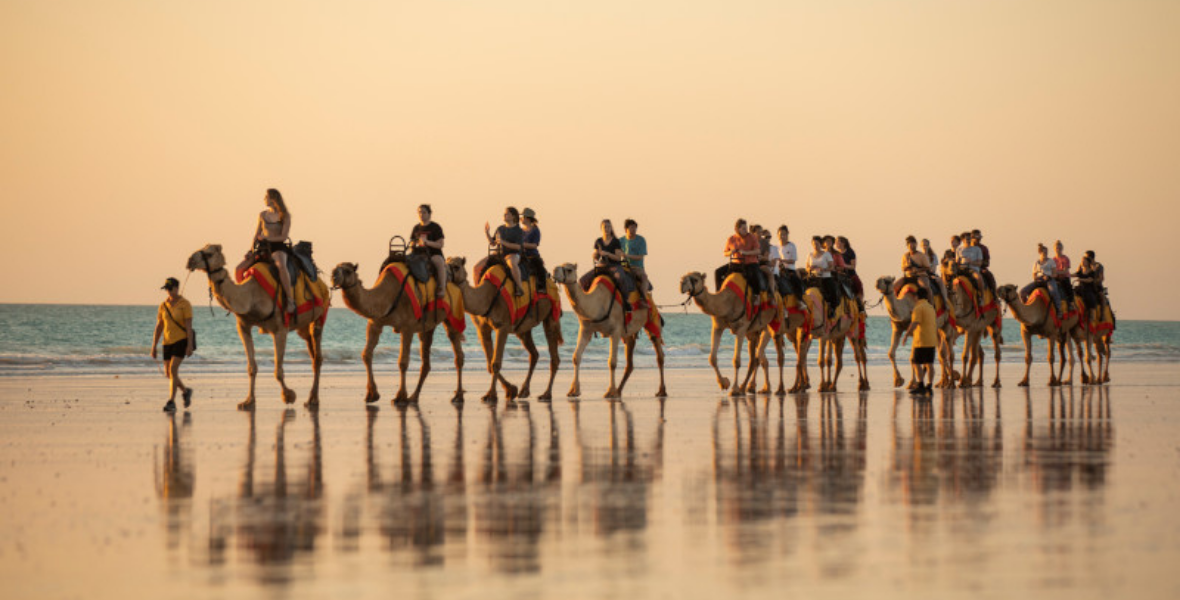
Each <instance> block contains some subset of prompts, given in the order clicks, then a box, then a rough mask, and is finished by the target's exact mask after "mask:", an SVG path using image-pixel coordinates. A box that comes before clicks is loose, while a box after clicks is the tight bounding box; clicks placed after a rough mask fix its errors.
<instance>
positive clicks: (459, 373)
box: [447, 331, 467, 404]
mask: <svg viewBox="0 0 1180 600" xmlns="http://www.w3.org/2000/svg"><path fill="white" fill-rule="evenodd" d="M447 337H448V338H450V340H451V350H452V351H454V353H455V395H454V396H453V397H451V402H452V403H454V404H462V403H463V391H464V390H463V363H464V362H466V359H467V357H466V355H465V354H464V353H463V334H461V333H459V332H453V331H448V332H447Z"/></svg>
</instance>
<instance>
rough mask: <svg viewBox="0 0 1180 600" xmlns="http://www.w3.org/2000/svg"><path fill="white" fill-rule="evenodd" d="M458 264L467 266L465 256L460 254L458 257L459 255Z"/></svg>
mask: <svg viewBox="0 0 1180 600" xmlns="http://www.w3.org/2000/svg"><path fill="white" fill-rule="evenodd" d="M459 265H460V266H467V257H465V256H460V257H459Z"/></svg>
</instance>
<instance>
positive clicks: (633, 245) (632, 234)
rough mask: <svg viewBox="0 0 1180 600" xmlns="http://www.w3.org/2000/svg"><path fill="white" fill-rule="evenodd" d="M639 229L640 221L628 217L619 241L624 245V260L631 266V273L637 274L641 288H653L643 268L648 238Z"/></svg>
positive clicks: (646, 289)
mask: <svg viewBox="0 0 1180 600" xmlns="http://www.w3.org/2000/svg"><path fill="white" fill-rule="evenodd" d="M638 230H639V223H636V222H635V219H627V220H626V221H623V231H624V232H625V234H624V235H623V237H622V238H620V239H619V243H620V244H621V245H622V247H623V262H625V263H627V266H628V267H630V268H631V274H632V275H634V276H635V280H636V281H637V282H638V283H639V289H640V290H644V291H650V290H651V282H650V281H648V279H647V271H646V270H644V268H643V260H644V257H646V256H647V240H645V239H643V236H642V235H639V234H638V233H636V231H638Z"/></svg>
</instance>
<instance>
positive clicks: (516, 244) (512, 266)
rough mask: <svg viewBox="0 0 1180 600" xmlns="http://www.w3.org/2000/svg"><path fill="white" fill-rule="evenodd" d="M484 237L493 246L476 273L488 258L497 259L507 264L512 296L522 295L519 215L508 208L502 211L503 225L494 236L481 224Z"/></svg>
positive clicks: (478, 264)
mask: <svg viewBox="0 0 1180 600" xmlns="http://www.w3.org/2000/svg"><path fill="white" fill-rule="evenodd" d="M483 234H484V237H486V238H488V245H489V246H495V250H493V252H492V254H491V255H490V256H489V257H484V258H482V259H480V261H479V262H478V263H476V265H475V272H476V273H483V270H484V268H485V267H487V264H488V258H490V257H498V258H501V259H503V260H504V262H506V263H508V270H509V271H511V272H512V281H513V282H514V283H515V284H516V285H515V286H513V288H514V289H513V294H515V295H517V296H520V295H522V294H524V290H523V289H522V288H521V283H520V250H521V248H522V247H523V244H524V231H523V230H521V228H520V213H519V212H518V211H517V210H516V208H514V207H511V206H509V207H508V208H505V209H504V224H503V225H501V226H499V227H497V228H496V235H494V236H493V235H492V227H491V225H488V224H487V223H484V224H483Z"/></svg>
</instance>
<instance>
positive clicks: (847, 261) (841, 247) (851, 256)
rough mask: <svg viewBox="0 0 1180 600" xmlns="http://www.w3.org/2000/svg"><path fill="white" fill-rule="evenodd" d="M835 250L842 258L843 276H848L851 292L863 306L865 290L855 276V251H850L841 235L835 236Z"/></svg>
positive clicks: (849, 246)
mask: <svg viewBox="0 0 1180 600" xmlns="http://www.w3.org/2000/svg"><path fill="white" fill-rule="evenodd" d="M836 250H837V251H839V252H840V256H841V257H843V258H844V274H845V275H847V276H848V281H849V282H850V283H851V284H852V292H853V293H854V294H856V299H857V301H858V302H860V303H862V304H863V303H864V297H865V289H864V286H863V285H862V284H861V282H860V276H859V275H857V274H856V250H853V249H852V244H850V243H848V238H846V237H844V236H842V235H838V236H836Z"/></svg>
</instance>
